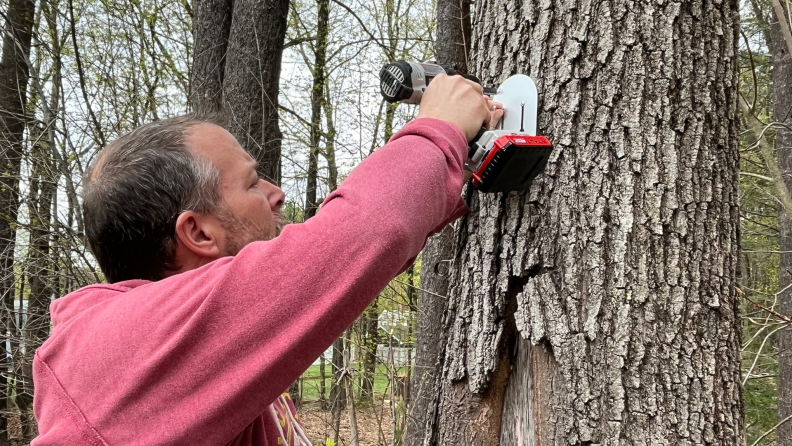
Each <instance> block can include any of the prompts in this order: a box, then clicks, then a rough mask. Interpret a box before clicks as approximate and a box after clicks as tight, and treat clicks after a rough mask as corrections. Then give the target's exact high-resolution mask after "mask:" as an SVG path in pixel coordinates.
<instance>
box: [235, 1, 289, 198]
mask: <svg viewBox="0 0 792 446" xmlns="http://www.w3.org/2000/svg"><path fill="white" fill-rule="evenodd" d="M288 12H289V1H288V0H234V8H233V12H232V18H231V29H230V33H229V36H228V48H227V53H226V61H225V70H224V72H223V91H222V100H223V108H224V110H225V112H226V115H227V116H228V121H229V122H228V130H229V131H230V132H231V134H233V135H234V136H235V137H236V139H237V140H238V141H239V143H240V144H241V145H242V147H243V148H245V150H247V151H248V153H250V154H251V156H253V158H254V159H255V160H256V161H257V162H258V163H259V167H258V172H259V175H261V176H262V177H263V178H265V179H266V180H268V181H270V182H272V183H274V184H280V180H281V177H280V175H281V172H280V167H281V164H280V163H281V160H280V155H281V139H282V134H281V131H280V128H279V126H278V91H279V82H280V70H281V53H282V52H283V41H284V38H285V37H286V19H287V17H288Z"/></svg>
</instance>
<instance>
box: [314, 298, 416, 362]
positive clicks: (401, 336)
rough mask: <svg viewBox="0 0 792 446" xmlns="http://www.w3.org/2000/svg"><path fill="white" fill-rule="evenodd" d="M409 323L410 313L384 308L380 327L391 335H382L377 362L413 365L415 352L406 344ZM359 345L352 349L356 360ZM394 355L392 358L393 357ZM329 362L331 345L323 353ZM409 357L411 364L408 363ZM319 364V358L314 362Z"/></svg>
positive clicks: (351, 352) (331, 356) (352, 356)
mask: <svg viewBox="0 0 792 446" xmlns="http://www.w3.org/2000/svg"><path fill="white" fill-rule="evenodd" d="M409 323H410V320H409V318H408V315H407V314H406V313H404V312H399V311H390V310H382V313H380V316H379V323H378V328H379V329H380V333H382V332H385V333H387V334H388V335H389V336H387V335H386V336H381V339H380V340H379V344H377V362H380V363H382V364H390V363H391V361H392V362H393V364H394V365H395V366H396V367H405V366H407V365H412V364H411V363H412V361H413V359H414V358H415V352H414V351H413V349H412V348H407V347H405V345H406V344H407V342H408V341H409V339H407V338H408V336H409ZM357 350H358V349H357V347H356V346H353V347H352V348H351V351H350V357H351V360H352V361H353V362H354V361H355V357H356V352H357ZM391 355H392V359H391ZM322 356H324V358H325V361H326V363H327V364H329V363H331V362H332V361H333V347H332V346H331V347H329V348H328V349H327V350H325V352H324V353H322ZM408 358H409V359H410V364H408V362H407V361H408ZM318 364H319V358H316V361H314V362H313V365H318Z"/></svg>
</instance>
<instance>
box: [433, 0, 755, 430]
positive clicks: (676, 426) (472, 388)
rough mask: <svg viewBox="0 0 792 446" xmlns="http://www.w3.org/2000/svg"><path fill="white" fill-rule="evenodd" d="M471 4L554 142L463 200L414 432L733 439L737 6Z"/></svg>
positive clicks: (630, 1)
mask: <svg viewBox="0 0 792 446" xmlns="http://www.w3.org/2000/svg"><path fill="white" fill-rule="evenodd" d="M476 6H477V10H476V18H477V19H476V21H475V23H476V25H475V29H474V43H473V49H472V62H473V67H472V68H473V69H472V71H473V72H475V73H476V74H478V75H479V76H480V77H481V78H482V80H483V81H485V82H486V83H498V82H500V81H503V80H504V79H505V78H506V77H507V76H508V75H510V74H513V73H516V72H521V73H527V74H529V75H531V76H532V77H533V78H534V80H535V81H537V86H538V89H539V92H540V106H539V107H540V119H539V130H540V132H541V133H543V134H545V135H548V136H549V137H550V138H551V139H552V141H553V142H554V145H555V151H554V153H553V155H552V157H551V160H550V162H549V163H548V166H547V169H546V171H545V174H544V175H542V176H541V177H540V178H539V179H538V180H537V181H535V182H534V184H533V185H532V186H531V188H530V191H529V192H526V193H511V194H508V195H503V194H493V195H484V194H478V193H475V192H472V193H470V194H469V196H468V197H469V203H470V206H471V208H472V212H471V214H469V215H468V216H467V217H466V218H465V219H464V220H463V221H462V222H461V225H460V226H459V227H460V231H459V232H458V239H457V244H456V246H457V249H456V254H455V263H454V268H453V271H452V284H453V285H452V290H451V292H450V301H449V307H448V311H447V314H446V318H445V320H444V324H445V326H444V330H445V332H446V339H447V343H446V345H445V351H444V356H443V376H442V377H441V388H440V389H439V395H440V397H439V408H438V414H437V427H436V429H435V431H436V436H435V438H431V439H428V438H427V439H425V444H427V443H435V444H443V445H446V444H476V445H496V444H503V445H552V444H573V445H587V444H603V445H615V444H669V445H670V444H717V445H722V444H741V443H742V442H743V433H742V431H743V418H742V406H743V402H742V393H741V386H740V321H739V317H738V316H739V314H738V311H739V302H738V300H737V298H736V294H735V285H736V276H737V274H738V262H739V261H738V255H737V253H738V248H739V246H738V225H739V214H738V209H737V198H738V197H737V177H738V167H739V166H738V162H739V154H738V145H737V130H738V125H739V122H738V116H737V48H736V42H737V37H736V36H737V23H736V20H737V2H734V1H731V2H722V1H720V0H684V1H673V2H661V3H645V2H641V3H638V2H635V1H634V0H617V1H615V2H606V1H598V0H593V1H591V0H584V1H582V2H579V1H570V0H559V1H557V2H547V1H537V0H527V1H524V2H523V1H521V0H483V1H481V2H477V5H476ZM507 113H508V110H507Z"/></svg>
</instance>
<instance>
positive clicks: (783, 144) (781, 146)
mask: <svg viewBox="0 0 792 446" xmlns="http://www.w3.org/2000/svg"><path fill="white" fill-rule="evenodd" d="M776 18H778V17H776ZM781 26H789V25H788V24H786V23H783V24H780V23H779V22H778V21H777V20H774V21H773V23H772V24H771V25H770V33H769V37H770V39H769V41H768V47H769V49H770V53H771V54H772V57H773V120H774V121H776V122H780V123H784V124H786V125H792V58H791V57H790V55H789V50H788V49H787V45H786V42H785V41H784V35H783V33H782V30H781ZM757 136H758V135H757ZM775 146H776V149H777V150H778V165H779V170H780V173H781V177H782V178H783V179H784V183H785V185H786V188H787V190H792V131H790V130H789V129H787V128H785V127H783V126H776V127H775ZM778 214H779V215H778V229H779V235H780V237H779V242H780V251H781V254H780V256H781V258H780V263H779V268H778V269H779V271H778V286H779V289H781V290H783V289H785V288H787V287H788V286H789V285H790V283H792V255H791V254H790V251H792V222H790V218H789V215H788V213H787V211H786V210H785V209H784V208H783V207H779V213H778ZM779 303H780V307H779V310H780V312H781V314H785V315H788V316H789V315H792V292H790V291H789V290H786V291H784V292H782V293H781V294H780V295H779ZM778 347H779V348H778V350H779V353H778V421H779V422H780V421H782V420H784V419H786V418H788V417H789V416H790V415H792V330H790V329H789V328H785V329H783V330H781V331H780V332H779V335H778ZM777 434H778V446H792V423H789V422H786V423H782V424H781V425H780V426H779V427H778V431H777Z"/></svg>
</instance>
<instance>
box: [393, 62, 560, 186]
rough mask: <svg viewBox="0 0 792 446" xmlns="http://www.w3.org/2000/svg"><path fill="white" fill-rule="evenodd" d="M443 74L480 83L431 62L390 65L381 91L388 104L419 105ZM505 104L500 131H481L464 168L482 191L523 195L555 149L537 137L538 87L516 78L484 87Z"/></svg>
mask: <svg viewBox="0 0 792 446" xmlns="http://www.w3.org/2000/svg"><path fill="white" fill-rule="evenodd" d="M440 74H447V75H449V76H452V75H461V76H464V77H465V78H467V79H469V80H472V81H474V82H476V83H478V84H479V85H481V81H479V79H478V78H477V77H475V76H472V75H469V74H463V73H460V72H458V71H456V70H455V69H454V68H453V67H450V66H447V65H440V64H436V63H431V62H424V63H418V62H407V61H403V60H398V61H395V62H391V63H389V64H387V65H385V66H384V67H382V70H380V92H381V93H382V96H383V97H384V98H385V100H386V101H387V102H390V103H394V102H404V103H407V104H420V103H421V97H422V96H423V92H424V91H426V87H427V86H428V85H429V82H431V80H432V79H434V78H435V77H437V76H438V75H440ZM482 88H483V90H484V94H488V95H493V97H492V99H493V100H494V101H495V102H500V103H502V104H503V110H504V114H503V118H501V121H500V123H499V129H495V130H488V129H486V128H482V129H481V131H480V132H479V134H478V135H477V136H476V138H475V139H474V140H473V141H472V142H471V143H470V144H469V146H468V159H467V162H466V163H465V168H466V169H467V170H469V171H471V172H472V173H473V175H472V180H473V187H474V188H476V189H477V190H480V191H482V192H510V191H523V190H525V189H527V188H528V186H529V185H530V184H531V181H532V180H533V179H534V178H536V176H537V175H539V174H540V173H541V172H542V171H543V170H544V168H545V165H546V164H547V160H548V158H549V157H550V153H551V152H552V151H553V145H552V144H551V143H550V141H549V140H548V139H547V138H545V137H544V136H537V135H536V109H537V97H538V95H537V92H536V85H535V84H534V82H533V80H531V78H530V77H528V76H525V75H522V74H517V75H514V76H511V77H510V78H508V79H506V81H505V82H503V84H501V85H500V86H499V87H497V88H491V87H482Z"/></svg>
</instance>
